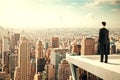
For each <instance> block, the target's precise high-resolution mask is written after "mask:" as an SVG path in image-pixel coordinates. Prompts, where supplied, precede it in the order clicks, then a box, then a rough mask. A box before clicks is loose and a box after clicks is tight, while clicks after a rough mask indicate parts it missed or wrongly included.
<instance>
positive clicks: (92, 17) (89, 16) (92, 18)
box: [85, 13, 95, 20]
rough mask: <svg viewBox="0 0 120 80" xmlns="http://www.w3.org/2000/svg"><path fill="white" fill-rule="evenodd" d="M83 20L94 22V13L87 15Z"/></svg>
mask: <svg viewBox="0 0 120 80" xmlns="http://www.w3.org/2000/svg"><path fill="white" fill-rule="evenodd" d="M85 18H86V19H88V20H94V19H95V15H94V13H88V14H87V15H86V17H85Z"/></svg>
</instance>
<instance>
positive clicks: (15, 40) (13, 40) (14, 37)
mask: <svg viewBox="0 0 120 80" xmlns="http://www.w3.org/2000/svg"><path fill="white" fill-rule="evenodd" d="M19 38H20V34H19V33H15V34H14V35H12V36H11V43H10V49H11V50H12V51H14V50H15V46H16V45H17V43H18V40H19Z"/></svg>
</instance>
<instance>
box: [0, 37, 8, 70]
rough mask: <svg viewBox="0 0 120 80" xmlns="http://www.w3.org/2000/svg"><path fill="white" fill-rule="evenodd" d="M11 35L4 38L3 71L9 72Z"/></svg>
mask: <svg viewBox="0 0 120 80" xmlns="http://www.w3.org/2000/svg"><path fill="white" fill-rule="evenodd" d="M8 56H9V37H3V38H2V67H3V69H2V71H6V72H9V63H8V62H9V61H8V60H9V59H8Z"/></svg>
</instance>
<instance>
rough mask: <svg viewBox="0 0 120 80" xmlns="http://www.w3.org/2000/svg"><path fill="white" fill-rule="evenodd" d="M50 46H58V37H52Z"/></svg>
mask: <svg viewBox="0 0 120 80" xmlns="http://www.w3.org/2000/svg"><path fill="white" fill-rule="evenodd" d="M52 48H59V38H58V37H52Z"/></svg>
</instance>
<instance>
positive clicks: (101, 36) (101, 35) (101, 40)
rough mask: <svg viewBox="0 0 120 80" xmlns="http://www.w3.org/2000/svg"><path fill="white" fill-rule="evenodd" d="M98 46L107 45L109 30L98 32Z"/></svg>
mask: <svg viewBox="0 0 120 80" xmlns="http://www.w3.org/2000/svg"><path fill="white" fill-rule="evenodd" d="M98 42H99V43H100V44H109V30H107V29H106V28H101V29H100V31H99V40H98Z"/></svg>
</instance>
